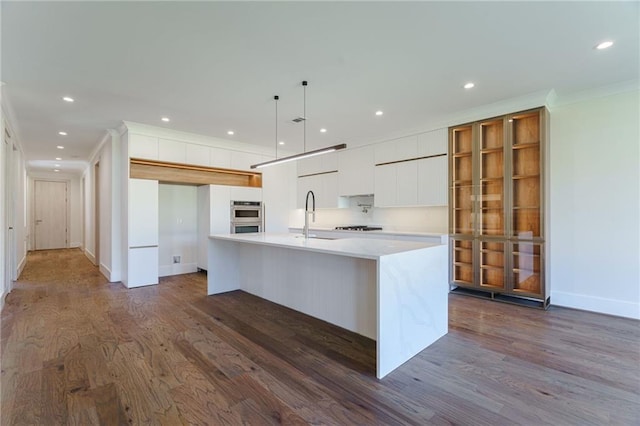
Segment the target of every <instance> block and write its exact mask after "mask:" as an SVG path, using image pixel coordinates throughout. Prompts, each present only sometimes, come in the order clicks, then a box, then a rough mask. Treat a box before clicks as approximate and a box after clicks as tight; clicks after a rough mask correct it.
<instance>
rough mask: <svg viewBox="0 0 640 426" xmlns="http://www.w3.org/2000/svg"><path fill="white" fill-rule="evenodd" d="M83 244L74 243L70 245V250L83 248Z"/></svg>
mask: <svg viewBox="0 0 640 426" xmlns="http://www.w3.org/2000/svg"><path fill="white" fill-rule="evenodd" d="M81 247H82V244H81V243H80V242H79V241H78V242H72V243H71V244H69V248H81Z"/></svg>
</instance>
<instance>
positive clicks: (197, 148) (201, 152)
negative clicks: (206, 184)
mask: <svg viewBox="0 0 640 426" xmlns="http://www.w3.org/2000/svg"><path fill="white" fill-rule="evenodd" d="M210 151H211V148H209V147H208V146H204V145H196V144H193V143H188V144H187V164H195V165H197V166H208V165H209V161H210V159H209V157H210Z"/></svg>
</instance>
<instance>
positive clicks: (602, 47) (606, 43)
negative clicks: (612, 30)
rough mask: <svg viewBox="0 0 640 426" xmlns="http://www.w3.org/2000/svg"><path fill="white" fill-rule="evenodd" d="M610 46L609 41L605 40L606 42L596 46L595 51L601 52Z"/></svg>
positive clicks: (611, 43) (611, 44)
mask: <svg viewBox="0 0 640 426" xmlns="http://www.w3.org/2000/svg"><path fill="white" fill-rule="evenodd" d="M611 46H613V42H612V41H611V40H607V41H603V42H602V43H600V44H598V45H597V46H596V49H598V50H602V49H607V48H609V47H611Z"/></svg>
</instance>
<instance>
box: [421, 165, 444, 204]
mask: <svg viewBox="0 0 640 426" xmlns="http://www.w3.org/2000/svg"><path fill="white" fill-rule="evenodd" d="M447 179H448V173H447V156H442V157H433V158H425V159H422V160H419V161H418V204H420V205H422V206H446V205H447V182H448V180H447Z"/></svg>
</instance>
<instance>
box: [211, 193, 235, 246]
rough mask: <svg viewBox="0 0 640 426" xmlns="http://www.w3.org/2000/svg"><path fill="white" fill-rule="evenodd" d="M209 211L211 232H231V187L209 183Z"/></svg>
mask: <svg viewBox="0 0 640 426" xmlns="http://www.w3.org/2000/svg"><path fill="white" fill-rule="evenodd" d="M209 190H210V193H209V211H210V212H211V213H210V214H211V216H210V223H209V225H210V232H211V234H228V233H229V232H231V187H230V186H226V185H209Z"/></svg>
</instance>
